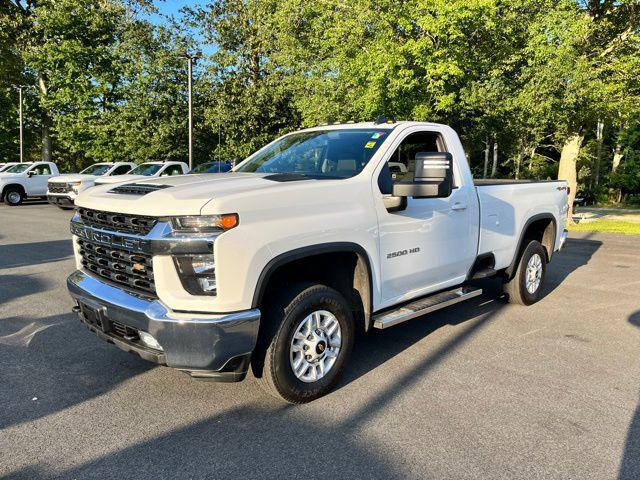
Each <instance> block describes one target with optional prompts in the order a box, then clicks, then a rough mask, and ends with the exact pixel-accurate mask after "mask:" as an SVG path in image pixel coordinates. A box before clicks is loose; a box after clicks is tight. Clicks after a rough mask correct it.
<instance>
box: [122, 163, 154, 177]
mask: <svg viewBox="0 0 640 480" xmlns="http://www.w3.org/2000/svg"><path fill="white" fill-rule="evenodd" d="M161 168H162V165H159V164H157V163H143V164H142V165H138V166H137V167H136V168H134V169H133V170H131V171H130V172H129V175H144V176H145V177H151V176H153V175H155V174H156V173H158V170H160V169H161Z"/></svg>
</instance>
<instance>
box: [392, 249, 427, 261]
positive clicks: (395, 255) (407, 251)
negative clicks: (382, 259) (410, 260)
mask: <svg viewBox="0 0 640 480" xmlns="http://www.w3.org/2000/svg"><path fill="white" fill-rule="evenodd" d="M418 252H420V247H413V248H410V249H409V250H406V249H405V250H398V251H397V252H391V253H387V259H389V258H396V257H402V256H403V255H409V254H410V253H418Z"/></svg>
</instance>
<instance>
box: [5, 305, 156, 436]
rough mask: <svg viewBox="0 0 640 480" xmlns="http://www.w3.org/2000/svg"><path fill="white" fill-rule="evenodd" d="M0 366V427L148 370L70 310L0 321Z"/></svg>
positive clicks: (66, 404) (68, 403)
mask: <svg viewBox="0 0 640 480" xmlns="http://www.w3.org/2000/svg"><path fill="white" fill-rule="evenodd" d="M0 365H2V371H1V372H0V379H2V381H1V382H0V384H1V385H2V387H1V388H0V405H2V409H1V410H0V429H3V428H6V427H8V426H11V425H16V424H20V423H24V422H29V421H31V420H34V419H37V418H41V417H44V416H46V415H49V414H52V413H55V412H59V411H61V410H63V409H66V408H68V407H71V406H73V405H76V404H80V403H83V402H85V401H87V400H89V399H91V398H94V397H98V396H100V395H101V394H103V393H105V392H107V391H109V390H111V389H112V388H114V387H115V386H116V385H118V384H119V383H121V382H123V381H125V380H127V379H129V378H131V377H134V376H136V375H138V374H140V373H143V372H146V371H148V370H150V369H152V368H154V365H153V364H150V363H148V362H145V361H144V360H142V359H140V358H139V357H136V356H134V355H131V354H129V353H126V352H123V351H121V350H118V349H117V348H115V347H114V346H113V345H109V344H107V343H105V342H103V341H101V340H99V339H98V338H96V336H95V335H94V334H92V333H91V332H89V331H88V330H87V329H86V328H85V327H84V326H82V325H81V324H80V322H79V321H78V319H77V317H76V315H75V314H71V313H69V314H65V315H52V316H49V317H43V318H36V319H32V318H23V317H10V318H6V319H3V320H2V322H1V323H0ZM25 377H29V381H25ZM34 397H37V398H38V401H37V402H36V401H32V400H31V399H32V398H34Z"/></svg>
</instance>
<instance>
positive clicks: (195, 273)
mask: <svg viewBox="0 0 640 480" xmlns="http://www.w3.org/2000/svg"><path fill="white" fill-rule="evenodd" d="M173 258H174V261H175V264H176V267H177V269H178V273H179V274H180V281H181V282H182V286H183V287H184V289H185V290H186V291H187V292H189V293H190V294H191V295H216V265H215V263H214V256H213V255H178V256H175V257H173Z"/></svg>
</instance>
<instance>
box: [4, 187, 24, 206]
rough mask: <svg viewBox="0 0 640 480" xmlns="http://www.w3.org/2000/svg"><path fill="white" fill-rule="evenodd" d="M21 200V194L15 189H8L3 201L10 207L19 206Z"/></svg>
mask: <svg viewBox="0 0 640 480" xmlns="http://www.w3.org/2000/svg"><path fill="white" fill-rule="evenodd" d="M23 198H24V196H23V195H22V192H21V191H20V190H19V189H17V188H9V189H7V191H6V192H5V194H4V201H5V202H7V205H11V206H12V207H15V206H18V205H20V204H21V203H22V200H23Z"/></svg>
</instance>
